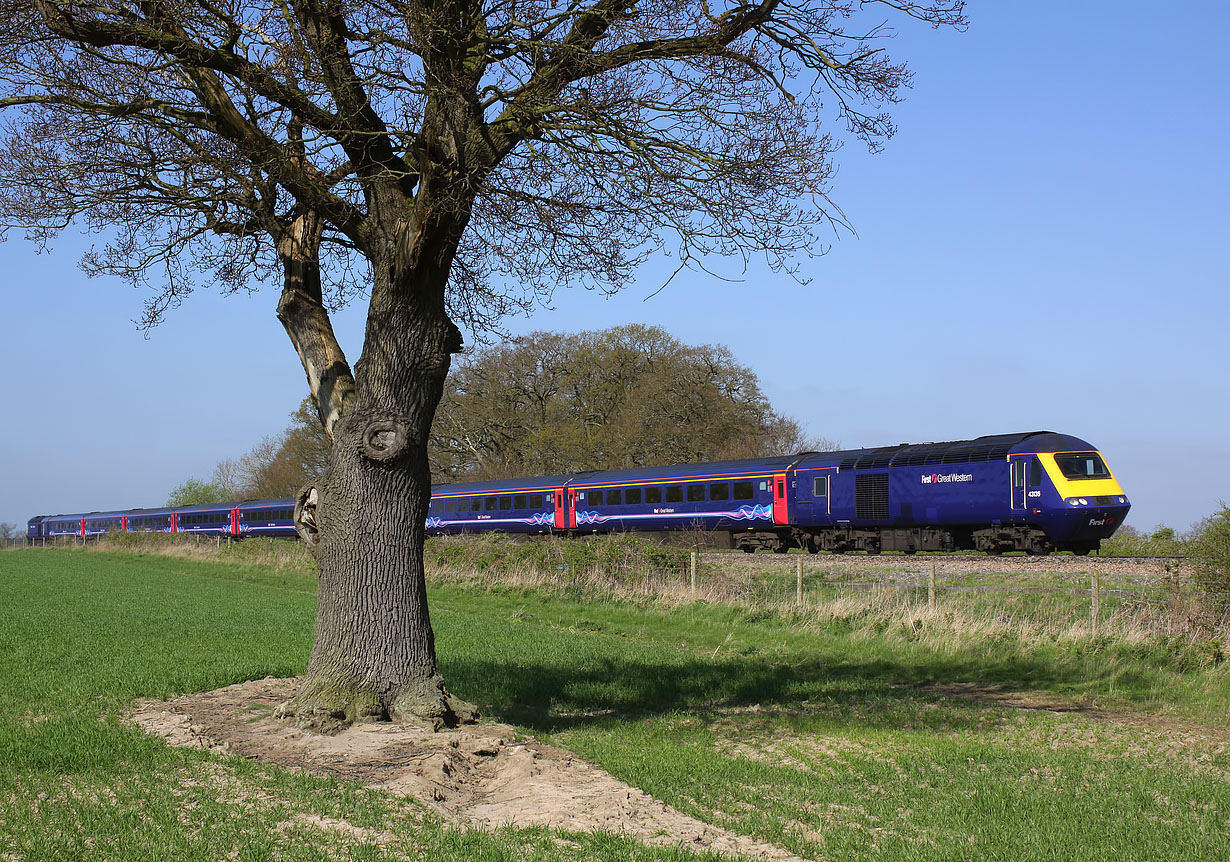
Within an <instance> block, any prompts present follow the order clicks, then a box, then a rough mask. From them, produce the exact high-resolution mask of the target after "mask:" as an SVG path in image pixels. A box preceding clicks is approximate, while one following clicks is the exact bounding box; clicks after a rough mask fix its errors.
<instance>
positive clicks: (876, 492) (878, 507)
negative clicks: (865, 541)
mask: <svg viewBox="0 0 1230 862" xmlns="http://www.w3.org/2000/svg"><path fill="white" fill-rule="evenodd" d="M854 514H855V516H856V517H857V518H858V519H859V520H860V521H887V520H888V474H887V473H871V474H870V475H856V476H855V477H854Z"/></svg>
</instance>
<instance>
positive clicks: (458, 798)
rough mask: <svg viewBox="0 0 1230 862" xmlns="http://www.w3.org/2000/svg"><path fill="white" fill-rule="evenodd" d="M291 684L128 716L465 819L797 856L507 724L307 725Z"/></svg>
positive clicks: (154, 704) (202, 744)
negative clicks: (297, 717) (296, 712)
mask: <svg viewBox="0 0 1230 862" xmlns="http://www.w3.org/2000/svg"><path fill="white" fill-rule="evenodd" d="M295 683H296V680H293V679H273V678H267V679H261V680H253V681H251V682H245V683H240V684H239V685H232V686H227V687H226V688H220V689H217V690H215V691H207V692H202V693H199V694H188V695H184V696H182V697H178V698H175V699H174V700H171V701H140V702H138V703H137V705H136V713H135V715H134V716H133V720H134V721H135V722H136V723H137V724H138V725H140V726H141V727H143V728H145V729H146V730H147V731H148V732H150V733H154V734H157V735H159V736H162V737H164V738H165V739H166V740H167V742H168V743H169V744H171V745H183V746H193V747H199V748H206V749H210V750H214V751H219V752H224V753H230V754H237V755H242V756H245V757H253V758H256V759H259V760H261V761H263V762H265V763H272V764H276V765H278V766H283V767H292V768H294V767H298V768H303V769H306V770H309V771H312V772H316V773H322V774H326V775H331V776H336V777H339V778H346V779H350V780H353V781H359V782H362V783H363V784H366V785H368V786H371V787H377V788H381V789H384V790H388V791H390V792H392V793H396V794H399V795H402V796H409V797H413V798H414V799H416V800H418V801H419V802H421V803H422V804H423V805H424V806H426V807H427V808H428V809H430V810H432V811H434V812H436V813H438V814H440V815H442V816H443V817H445V818H447V819H449V820H451V821H453V822H457V823H461V824H465V825H468V826H473V827H478V828H483V829H494V828H496V827H499V826H504V825H513V826H531V825H539V826H548V827H555V828H560V829H568V830H575V831H591V830H600V831H606V832H614V833H621V834H626V835H631V836H633V837H636V838H638V839H640V840H642V841H645V842H646V843H649V844H656V845H667V846H674V845H682V846H684V847H690V848H694V849H697V850H716V851H720V852H724V853H730V854H736V855H740V856H744V857H748V858H752V859H773V860H796V859H797V857H794V856H791V855H790V854H789V853H787V852H786V851H785V850H783V849H782V848H780V847H777V846H774V845H771V844H764V843H761V842H759V841H756V840H755V839H753V838H748V837H746V836H742V835H737V834H735V833H732V832H727V831H726V830H723V829H719V828H717V827H714V826H711V825H709V824H707V823H703V822H701V821H699V820H696V819H694V818H692V817H688V816H687V815H684V814H682V813H680V812H678V811H676V810H675V809H673V808H671V807H670V806H668V805H666V804H664V803H662V802H658V801H657V800H655V799H653V798H652V797H650V796H648V795H647V794H645V793H644V792H642V791H640V790H638V789H637V788H635V787H632V786H631V785H628V784H624V783H623V782H621V781H617V780H616V779H615V778H613V777H611V776H610V775H608V774H607V773H606V772H604V771H602V770H601V769H599V768H598V767H596V766H594V765H593V764H591V763H587V762H585V761H583V760H581V759H580V758H578V757H577V756H576V755H574V754H571V753H570V752H568V751H564V750H562V749H558V748H552V747H551V746H548V745H543V744H541V743H539V742H537V741H535V740H533V739H531V738H527V737H523V736H520V735H519V734H517V733H516V732H515V731H514V730H513V728H511V727H509V726H508V725H503V724H480V725H474V726H470V727H465V728H462V729H459V730H453V731H446V732H444V733H431V732H428V731H424V730H419V729H415V728H409V727H402V726H399V725H394V724H387V723H380V724H362V725H355V726H353V727H351V728H349V729H347V730H346V731H344V732H342V733H340V734H338V735H336V736H320V735H317V734H310V733H307V732H305V731H302V730H299V729H298V728H296V727H295V726H294V724H293V723H291V722H288V721H284V720H281V719H278V718H276V717H275V716H274V710H275V709H276V708H277V706H278V704H280V703H282V702H283V701H284V700H286V699H287V698H289V697H290V695H291V693H292V692H293V690H294V687H295Z"/></svg>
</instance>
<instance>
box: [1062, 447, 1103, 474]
mask: <svg viewBox="0 0 1230 862" xmlns="http://www.w3.org/2000/svg"><path fill="white" fill-rule="evenodd" d="M1055 464H1056V465H1058V467H1059V470H1060V472H1061V473H1063V475H1064V477H1065V478H1068V479H1109V478H1110V471H1109V470H1107V469H1106V464H1105V462H1103V461H1102V456H1101V455H1099V454H1098V453H1097V452H1066V453H1064V454H1062V455H1056V456H1055Z"/></svg>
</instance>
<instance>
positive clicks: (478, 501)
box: [470, 497, 483, 512]
mask: <svg viewBox="0 0 1230 862" xmlns="http://www.w3.org/2000/svg"><path fill="white" fill-rule="evenodd" d="M482 510H483V498H482V497H475V498H474V499H472V500H471V501H470V511H471V512H481V511H482Z"/></svg>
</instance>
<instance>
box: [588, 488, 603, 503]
mask: <svg viewBox="0 0 1230 862" xmlns="http://www.w3.org/2000/svg"><path fill="white" fill-rule="evenodd" d="M588 502H589V505H591V506H601V505H602V492H601V491H590V492H588Z"/></svg>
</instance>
